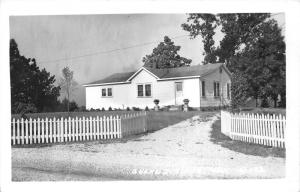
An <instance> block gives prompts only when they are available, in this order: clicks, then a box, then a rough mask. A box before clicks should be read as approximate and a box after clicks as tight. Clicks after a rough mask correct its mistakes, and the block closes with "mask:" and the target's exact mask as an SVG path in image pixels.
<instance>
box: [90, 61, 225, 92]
mask: <svg viewBox="0 0 300 192" xmlns="http://www.w3.org/2000/svg"><path fill="white" fill-rule="evenodd" d="M221 66H224V65H223V63H214V64H206V65H193V66H190V67H180V68H168V69H155V68H148V67H142V68H140V69H139V70H137V71H133V72H127V73H115V74H113V75H111V76H108V77H106V78H104V79H101V80H99V81H95V82H91V83H88V84H86V85H84V86H93V85H94V86H95V85H105V84H120V83H130V80H131V79H132V78H134V77H135V76H136V75H137V74H138V73H139V72H140V71H142V70H146V71H147V72H150V73H152V75H153V76H154V77H157V78H158V80H168V79H176V78H189V77H190V78H191V77H202V76H205V75H207V74H209V73H212V72H214V71H215V70H217V69H218V68H220V67H221ZM225 69H226V68H225ZM226 71H227V72H228V73H229V71H228V70H227V69H226ZM229 74H230V73H229Z"/></svg>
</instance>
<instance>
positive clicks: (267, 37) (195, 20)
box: [182, 13, 286, 107]
mask: <svg viewBox="0 0 300 192" xmlns="http://www.w3.org/2000/svg"><path fill="white" fill-rule="evenodd" d="M182 27H183V29H184V30H186V31H188V32H190V36H191V37H192V38H196V37H197V36H198V35H200V36H201V37H202V38H203V43H204V50H205V59H204V64H207V63H215V62H225V63H226V64H227V67H228V68H229V70H230V71H231V72H232V73H236V72H237V73H243V75H244V77H245V78H246V80H247V81H248V83H249V85H248V86H247V87H248V89H247V96H248V97H252V98H254V99H256V100H257V99H267V98H268V97H270V98H272V99H273V100H274V103H275V107H276V104H277V102H278V95H280V97H281V98H282V100H281V103H280V105H281V106H285V97H286V96H285V95H286V88H285V87H286V85H285V79H286V77H285V62H286V61H285V42H284V37H283V36H282V34H281V29H280V27H279V26H278V24H277V22H276V21H275V20H274V19H272V18H271V14H269V13H241V14H217V15H213V14H189V17H188V18H187V23H184V24H182ZM217 27H219V28H221V32H222V33H223V34H224V37H223V39H222V40H221V41H220V45H219V46H218V47H215V46H214V40H213V37H214V35H215V29H216V28H217ZM243 94H244V93H241V95H243Z"/></svg>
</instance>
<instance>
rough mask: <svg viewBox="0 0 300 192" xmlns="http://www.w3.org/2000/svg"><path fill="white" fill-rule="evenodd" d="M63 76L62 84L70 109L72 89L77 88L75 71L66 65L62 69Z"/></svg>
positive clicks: (68, 108)
mask: <svg viewBox="0 0 300 192" xmlns="http://www.w3.org/2000/svg"><path fill="white" fill-rule="evenodd" d="M62 74H63V78H61V82H60V86H61V88H62V89H63V90H64V91H65V92H66V96H67V102H68V103H67V111H70V107H71V106H70V103H69V101H70V95H71V93H72V91H73V90H74V89H75V88H76V85H77V83H76V81H74V80H73V74H74V72H73V71H71V70H70V68H69V67H64V68H63V70H62Z"/></svg>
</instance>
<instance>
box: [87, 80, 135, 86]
mask: <svg viewBox="0 0 300 192" xmlns="http://www.w3.org/2000/svg"><path fill="white" fill-rule="evenodd" d="M129 83H131V82H130V81H122V82H112V83H95V84H84V85H82V86H83V87H95V86H105V85H120V84H129Z"/></svg>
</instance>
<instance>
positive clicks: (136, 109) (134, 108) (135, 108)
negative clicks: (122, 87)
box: [132, 107, 141, 111]
mask: <svg viewBox="0 0 300 192" xmlns="http://www.w3.org/2000/svg"><path fill="white" fill-rule="evenodd" d="M132 110H133V111H141V109H140V108H138V107H132Z"/></svg>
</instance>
